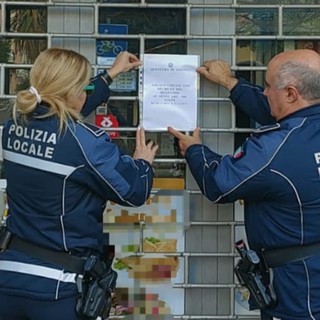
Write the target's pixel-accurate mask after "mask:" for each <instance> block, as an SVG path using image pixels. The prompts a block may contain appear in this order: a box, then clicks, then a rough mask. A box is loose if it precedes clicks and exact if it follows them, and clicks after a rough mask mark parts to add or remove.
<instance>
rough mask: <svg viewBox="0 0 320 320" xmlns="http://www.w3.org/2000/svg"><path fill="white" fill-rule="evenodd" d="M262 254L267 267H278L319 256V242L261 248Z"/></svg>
mask: <svg viewBox="0 0 320 320" xmlns="http://www.w3.org/2000/svg"><path fill="white" fill-rule="evenodd" d="M262 255H263V256H264V259H265V262H266V263H267V265H268V267H270V268H275V267H280V266H282V265H284V264H287V263H292V262H297V261H301V260H304V259H308V258H311V257H313V256H320V242H316V243H312V244H307V245H302V246H292V247H285V248H277V249H272V250H262Z"/></svg>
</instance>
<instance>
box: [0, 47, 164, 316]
mask: <svg viewBox="0 0 320 320" xmlns="http://www.w3.org/2000/svg"><path fill="white" fill-rule="evenodd" d="M139 65H140V61H139V59H138V58H137V57H135V56H134V55H133V54H131V53H129V52H123V53H121V54H120V55H119V56H118V57H117V58H116V60H115V62H114V64H113V66H112V67H111V68H110V69H109V71H108V73H105V74H102V75H101V76H97V77H96V78H94V79H92V80H90V74H91V65H90V63H89V61H88V60H87V59H86V58H85V57H83V56H82V55H80V54H78V53H76V52H74V51H71V50H65V49H58V48H51V49H48V50H46V51H44V52H42V53H41V54H40V55H39V56H38V58H37V59H36V61H35V63H34V65H33V68H32V70H31V73H30V83H31V87H30V90H23V91H21V92H19V93H18V94H17V99H16V102H15V105H14V108H13V120H10V121H8V122H7V123H6V124H5V126H4V129H3V139H2V146H3V157H4V164H3V165H4V170H5V177H6V179H7V194H8V201H9V217H8V219H7V231H8V232H10V234H11V235H12V237H11V240H12V241H11V240H10V242H12V243H15V241H17V239H18V241H19V240H21V241H22V243H23V244H25V243H27V244H30V243H31V246H32V245H34V246H35V248H38V247H39V246H41V248H45V250H52V251H49V252H53V254H52V256H54V257H55V256H58V255H59V254H60V253H68V255H69V256H72V257H76V258H78V257H83V258H85V257H88V256H90V257H92V256H93V257H99V256H100V255H101V253H102V245H103V230H102V213H103V210H104V207H105V204H106V201H108V200H110V201H114V202H116V203H119V204H121V205H124V206H140V205H142V204H143V203H144V202H145V201H146V199H147V198H148V197H149V194H150V190H151V187H152V178H153V172H152V168H151V163H152V161H153V160H154V157H155V153H156V151H157V148H158V146H157V145H155V144H153V142H149V143H148V144H146V142H145V133H144V130H143V129H138V130H137V134H136V149H135V152H134V155H133V157H130V156H128V155H123V154H121V152H120V150H119V149H118V147H117V146H116V145H115V144H113V143H112V142H111V141H110V138H109V136H108V135H107V134H106V133H105V132H104V131H102V130H100V129H99V128H97V127H94V126H91V125H88V124H85V123H84V122H83V118H82V117H83V116H86V115H88V114H89V113H90V112H91V111H92V110H94V109H95V107H97V106H98V105H99V104H100V103H101V102H103V101H107V99H108V97H109V94H110V91H109V84H110V82H111V81H112V79H113V78H114V77H116V76H117V75H118V74H120V73H122V72H126V71H129V70H131V69H133V68H137V67H138V66H139ZM90 81H92V84H90ZM89 84H90V87H89V88H90V89H92V85H93V86H94V87H95V92H94V93H93V94H92V95H91V96H90V97H88V96H87V94H86V89H87V88H88V87H87V86H88V85H89ZM4 247H5V245H3V243H2V249H4V250H2V252H1V254H0V319H1V320H9V319H10V320H27V319H28V320H31V319H32V320H38V319H39V320H44V319H46V320H51V319H52V320H53V319H54V320H56V319H59V320H75V319H79V316H78V315H77V313H76V302H77V292H78V288H77V284H76V279H77V276H76V274H75V272H74V271H70V270H71V269H72V268H70V270H67V269H68V268H65V267H63V266H61V265H60V264H59V263H57V264H55V263H54V262H53V261H50V262H48V261H46V260H42V259H39V258H38V257H36V256H33V254H30V252H29V251H30V250H28V253H26V252H25V251H24V249H23V248H24V247H23V246H20V247H19V246H18V249H17V248H16V247H14V248H13V249H12V248H10V243H9V246H8V247H7V248H4ZM27 247H28V245H27ZM35 251H37V252H38V249H36V250H35ZM54 253H57V254H54ZM58 253H59V254H58ZM83 260H85V259H83ZM77 261H78V260H77Z"/></svg>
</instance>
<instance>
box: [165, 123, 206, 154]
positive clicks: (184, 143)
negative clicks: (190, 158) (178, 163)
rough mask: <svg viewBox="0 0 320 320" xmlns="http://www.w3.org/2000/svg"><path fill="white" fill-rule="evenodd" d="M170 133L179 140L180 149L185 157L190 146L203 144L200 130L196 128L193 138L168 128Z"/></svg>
mask: <svg viewBox="0 0 320 320" xmlns="http://www.w3.org/2000/svg"><path fill="white" fill-rule="evenodd" d="M168 132H169V133H171V134H172V135H173V136H175V137H176V138H177V139H178V140H179V148H180V152H181V154H182V155H183V156H185V154H186V151H187V149H188V148H189V147H190V146H192V145H194V144H202V143H201V138H200V132H201V129H200V128H196V129H195V130H194V132H193V134H192V135H191V136H189V135H186V134H183V133H182V132H180V131H177V130H175V129H173V128H172V127H168Z"/></svg>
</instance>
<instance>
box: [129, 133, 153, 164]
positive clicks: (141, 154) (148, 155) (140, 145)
mask: <svg viewBox="0 0 320 320" xmlns="http://www.w3.org/2000/svg"><path fill="white" fill-rule="evenodd" d="M158 149H159V146H158V145H157V144H155V143H154V142H153V141H149V142H147V143H146V137H145V130H144V129H143V128H138V129H137V132H136V149H135V151H134V154H133V158H134V159H143V160H145V161H148V162H149V163H150V164H152V162H153V160H154V158H155V155H156V152H157V150H158Z"/></svg>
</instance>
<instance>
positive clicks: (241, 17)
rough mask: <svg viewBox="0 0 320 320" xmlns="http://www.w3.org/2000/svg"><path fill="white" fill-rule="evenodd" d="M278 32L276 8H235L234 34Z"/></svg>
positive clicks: (268, 33) (270, 33) (269, 33)
mask: <svg viewBox="0 0 320 320" xmlns="http://www.w3.org/2000/svg"><path fill="white" fill-rule="evenodd" d="M277 32H278V11H277V10H276V9H252V8H249V9H238V10H236V34H238V35H248V36H250V35H274V34H277Z"/></svg>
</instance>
